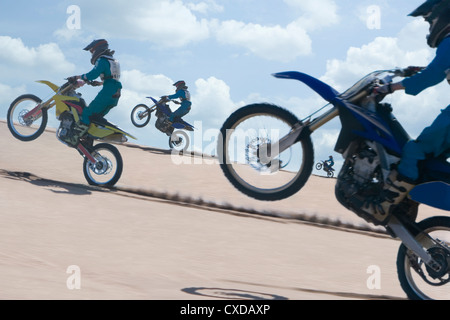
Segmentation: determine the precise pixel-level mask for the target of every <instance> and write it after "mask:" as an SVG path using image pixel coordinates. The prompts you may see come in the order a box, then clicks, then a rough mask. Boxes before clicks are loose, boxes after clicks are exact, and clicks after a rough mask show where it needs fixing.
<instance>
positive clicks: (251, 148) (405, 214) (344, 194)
mask: <svg viewBox="0 0 450 320" xmlns="http://www.w3.org/2000/svg"><path fill="white" fill-rule="evenodd" d="M421 69H422V68H417V67H409V68H406V69H394V70H381V71H375V72H372V73H370V74H368V75H367V76H365V77H364V78H362V79H361V80H360V81H358V82H357V83H356V84H354V85H353V86H352V87H350V88H349V89H348V90H347V91H345V92H344V93H342V94H341V93H339V92H337V91H336V90H335V89H333V88H332V87H330V86H329V85H327V84H325V83H323V82H322V81H320V80H318V79H316V78H314V77H311V76H309V75H307V74H304V73H300V72H282V73H277V74H274V77H276V78H280V79H293V80H298V81H301V82H303V83H304V84H306V85H307V86H309V87H310V88H311V89H312V90H314V91H315V92H317V93H318V94H319V95H320V96H321V97H322V98H324V99H325V100H326V101H328V104H327V105H325V106H324V107H323V108H321V109H320V110H318V111H316V112H315V113H313V114H311V115H310V116H308V117H306V118H305V119H304V120H299V119H297V117H296V116H295V115H294V114H292V113H291V112H289V111H287V110H286V109H284V108H281V107H278V106H275V105H273V104H268V103H260V104H252V105H248V106H245V107H242V108H241V109H238V110H237V111H235V112H234V113H233V114H231V115H230V117H229V118H228V119H227V120H226V121H225V123H224V124H223V126H222V128H221V138H220V139H219V144H218V156H219V160H220V164H221V168H222V170H223V172H224V174H225V176H226V177H227V178H228V180H229V181H230V182H231V183H232V184H233V185H234V186H235V187H236V188H237V189H238V190H240V191H241V192H243V193H245V194H246V195H248V196H250V197H253V198H256V199H259V200H267V201H273V200H281V199H284V198H287V197H289V196H292V195H293V194H295V193H296V192H298V191H299V190H300V189H301V188H302V187H303V186H304V185H305V183H306V182H307V180H308V178H309V177H310V175H311V172H312V169H313V165H314V149H313V144H312V139H311V135H312V133H313V132H315V131H316V130H318V129H319V128H321V127H322V126H323V125H325V124H326V123H328V122H329V121H331V120H332V119H334V118H336V117H339V119H340V122H341V125H342V129H341V132H340V135H339V137H338V140H337V144H336V146H335V151H336V152H338V153H340V154H342V156H343V158H344V164H343V166H342V169H341V170H340V173H339V175H338V177H337V182H336V186H335V195H336V198H337V199H338V201H339V202H340V203H341V204H342V205H343V206H344V207H346V208H347V209H349V210H351V211H353V212H355V213H356V214H357V215H359V216H360V217H362V218H364V219H365V220H367V221H369V222H371V223H373V224H375V225H381V226H384V227H385V228H386V230H387V231H388V233H389V234H390V235H391V236H392V237H394V238H399V239H400V240H401V241H402V244H401V246H400V249H399V252H398V256H397V272H398V276H399V280H400V284H401V286H402V288H403V290H404V291H405V292H406V294H407V295H408V297H409V298H411V299H449V298H450V290H449V286H445V285H447V284H449V283H450V217H447V216H439V217H431V218H428V219H426V220H423V221H421V222H416V218H417V213H418V207H419V205H420V204H426V205H429V206H433V207H436V208H439V209H442V210H447V211H448V210H450V162H449V157H450V150H447V152H445V153H444V154H442V155H440V156H439V157H437V158H429V159H426V160H424V161H423V162H422V163H421V165H420V167H421V168H422V169H421V183H420V184H419V185H417V186H416V187H415V188H414V189H413V190H412V191H411V192H410V193H409V196H408V197H406V198H405V200H404V201H403V202H401V203H400V204H399V205H398V206H396V209H395V210H394V211H393V212H390V213H389V214H385V215H382V214H379V213H377V212H376V210H375V205H376V204H377V203H379V201H380V196H379V195H380V193H381V191H382V190H383V187H384V184H385V180H386V178H387V176H388V174H389V172H390V170H391V168H392V166H393V165H395V164H396V163H398V162H399V161H400V157H401V152H402V148H403V146H404V145H405V143H406V142H407V141H409V140H410V136H409V135H408V133H407V132H406V131H405V130H404V128H403V127H402V126H401V125H400V123H399V122H398V121H397V120H396V118H395V117H394V115H393V114H392V108H391V105H389V104H387V103H381V102H382V100H383V98H384V95H379V94H375V93H374V90H373V89H374V88H375V87H378V86H382V85H384V84H388V83H392V82H393V79H394V78H396V77H400V78H403V77H409V76H412V75H413V74H415V73H417V72H419V71H420V70H421ZM316 115H317V116H316ZM284 158H290V159H292V160H291V161H290V163H289V165H288V166H286V167H284V168H281V167H279V163H281V162H282V161H283V159H284ZM249 159H250V160H251V161H249ZM256 164H257V165H256ZM300 200H301V199H300ZM377 201H378V202H377Z"/></svg>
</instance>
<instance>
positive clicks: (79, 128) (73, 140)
mask: <svg viewBox="0 0 450 320" xmlns="http://www.w3.org/2000/svg"><path fill="white" fill-rule="evenodd" d="M88 130H89V125H88V124H84V123H83V122H78V123H76V125H75V128H73V135H72V136H70V137H68V138H67V139H66V140H65V142H67V143H68V144H69V145H71V146H72V147H75V146H77V144H78V142H79V141H80V139H81V138H82V137H83V136H84V135H85V134H86V133H87V132H88Z"/></svg>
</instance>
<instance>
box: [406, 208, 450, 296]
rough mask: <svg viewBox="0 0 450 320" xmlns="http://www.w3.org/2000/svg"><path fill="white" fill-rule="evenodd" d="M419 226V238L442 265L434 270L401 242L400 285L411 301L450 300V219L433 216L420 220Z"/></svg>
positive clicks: (417, 232)
mask: <svg viewBox="0 0 450 320" xmlns="http://www.w3.org/2000/svg"><path fill="white" fill-rule="evenodd" d="M417 227H418V230H417V231H416V235H415V236H416V239H417V240H419V242H420V243H422V245H423V246H424V248H425V249H426V250H427V251H428V253H429V254H430V255H431V256H432V257H433V259H434V260H435V261H436V262H438V263H439V264H440V265H441V270H439V271H435V270H433V269H431V268H430V267H428V266H427V265H426V264H425V263H424V262H423V260H422V259H420V258H419V257H418V256H417V255H415V254H414V252H412V251H411V250H409V249H408V248H406V247H405V246H404V245H403V244H402V245H401V246H400V249H399V251H398V255H397V273H398V277H399V281H400V284H401V286H402V288H403V290H404V291H405V293H406V294H407V296H408V298H409V299H412V300H449V299H450V218H449V217H431V218H428V219H426V220H423V221H421V222H419V223H418V224H417Z"/></svg>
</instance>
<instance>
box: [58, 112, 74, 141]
mask: <svg viewBox="0 0 450 320" xmlns="http://www.w3.org/2000/svg"><path fill="white" fill-rule="evenodd" d="M59 120H60V121H61V123H60V125H59V128H58V131H57V133H56V134H57V136H58V138H59V139H62V140H64V139H66V138H67V137H70V136H72V135H73V128H74V127H75V119H74V117H73V115H72V114H71V113H69V112H64V113H62V114H61V115H60V116H59Z"/></svg>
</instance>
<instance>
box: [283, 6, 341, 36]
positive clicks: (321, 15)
mask: <svg viewBox="0 0 450 320" xmlns="http://www.w3.org/2000/svg"><path fill="white" fill-rule="evenodd" d="M284 2H285V3H286V4H287V5H289V6H291V7H292V8H297V9H299V10H300V12H301V13H302V15H301V17H300V18H299V19H297V21H296V23H297V24H298V25H300V26H301V27H303V28H304V29H305V30H308V31H312V30H316V29H320V28H323V27H329V26H332V25H334V24H337V23H338V22H339V21H340V19H339V16H338V14H337V10H338V6H337V5H336V3H335V1H334V0H315V1H304V0H284Z"/></svg>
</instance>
